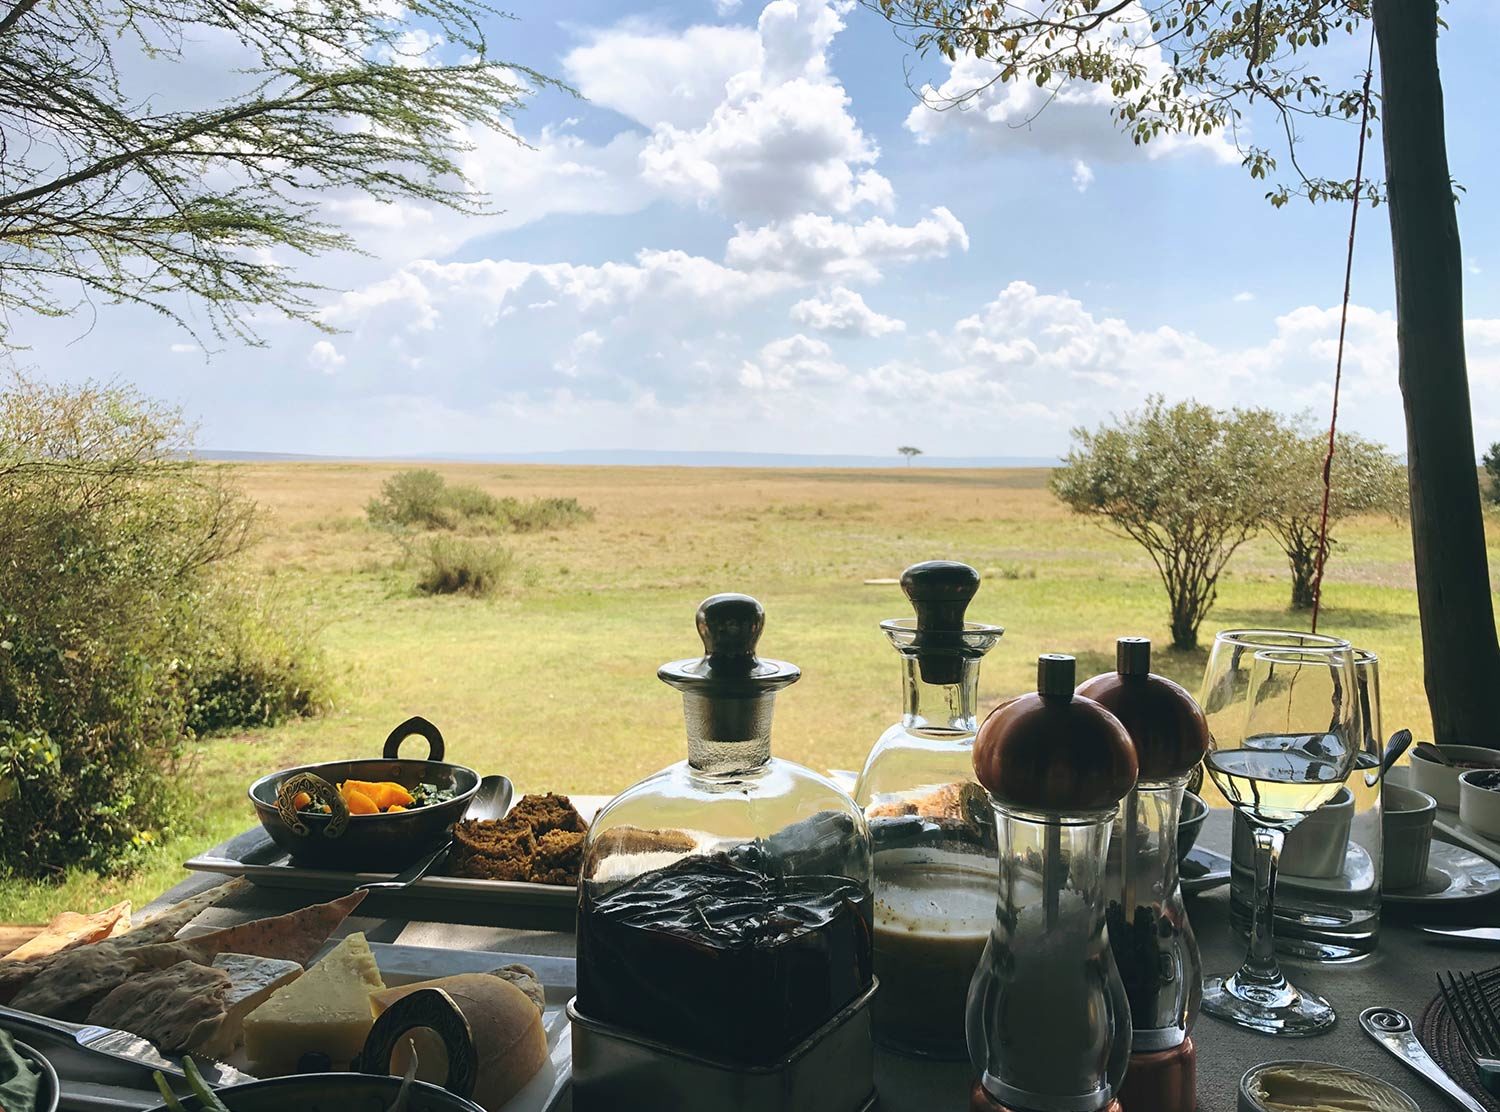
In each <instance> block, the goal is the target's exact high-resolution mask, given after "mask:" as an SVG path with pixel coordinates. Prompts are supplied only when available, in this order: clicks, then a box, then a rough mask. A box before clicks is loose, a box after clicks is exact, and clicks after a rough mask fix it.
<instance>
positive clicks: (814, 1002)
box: [578, 854, 872, 1065]
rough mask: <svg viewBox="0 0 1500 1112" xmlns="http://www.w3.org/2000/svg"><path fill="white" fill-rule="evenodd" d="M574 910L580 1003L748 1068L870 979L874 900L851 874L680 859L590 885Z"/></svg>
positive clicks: (784, 1049)
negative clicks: (602, 885)
mask: <svg viewBox="0 0 1500 1112" xmlns="http://www.w3.org/2000/svg"><path fill="white" fill-rule="evenodd" d="M592 888H593V885H591V884H589V883H587V882H586V883H585V885H584V895H583V906H582V908H581V911H580V914H579V921H578V1009H579V1010H580V1011H581V1012H583V1013H584V1014H585V1015H587V1016H588V1017H589V1018H591V1019H595V1020H599V1021H602V1022H605V1023H612V1024H615V1025H617V1026H619V1027H622V1028H625V1029H627V1030H629V1031H632V1032H634V1033H636V1034H639V1035H642V1036H645V1037H647V1038H651V1039H655V1040H659V1041H661V1042H664V1043H668V1044H670V1045H672V1046H675V1047H679V1048H681V1049H684V1050H688V1051H692V1052H694V1053H697V1054H700V1055H703V1056H705V1057H710V1058H715V1059H720V1060H728V1061H733V1062H738V1063H742V1064H745V1065H763V1064H768V1063H771V1062H774V1061H776V1060H777V1059H778V1058H780V1057H782V1056H784V1055H785V1054H787V1053H788V1052H789V1051H790V1050H792V1049H793V1048H794V1047H795V1046H796V1045H797V1044H798V1043H800V1042H801V1041H802V1040H804V1039H805V1038H807V1036H809V1035H810V1034H812V1033H813V1032H814V1031H816V1030H817V1029H818V1028H819V1027H821V1026H822V1025H823V1024H824V1023H826V1022H828V1020H830V1019H832V1018H833V1017H834V1016H835V1015H837V1014H838V1012H839V1011H841V1010H842V1009H843V1008H844V1007H846V1006H847V1005H849V1004H850V1003H852V1002H853V1001H854V1000H855V999H856V998H857V997H859V996H860V995H861V994H862V993H863V992H864V991H865V990H866V989H868V988H869V987H870V983H871V967H872V958H871V910H870V898H869V894H868V892H867V891H866V890H865V888H864V887H863V886H862V885H860V884H858V883H856V882H855V881H853V880H850V879H848V878H847V877H839V876H784V877H783V876H772V875H769V874H767V873H765V872H762V871H760V870H758V869H755V868H751V867H746V866H745V865H743V864H739V863H736V862H735V861H733V860H731V859H730V858H729V857H727V856H725V855H723V854H716V855H713V856H707V857H686V858H683V859H682V860H681V861H678V862H676V863H674V864H672V865H669V866H668V867H666V868H664V869H657V870H654V871H652V872H648V873H643V874H642V875H640V876H638V877H636V878H635V879H633V880H630V881H627V882H626V883H625V884H623V885H621V886H620V887H618V888H614V889H612V890H610V891H608V892H604V893H599V894H596V893H595V892H593V891H592Z"/></svg>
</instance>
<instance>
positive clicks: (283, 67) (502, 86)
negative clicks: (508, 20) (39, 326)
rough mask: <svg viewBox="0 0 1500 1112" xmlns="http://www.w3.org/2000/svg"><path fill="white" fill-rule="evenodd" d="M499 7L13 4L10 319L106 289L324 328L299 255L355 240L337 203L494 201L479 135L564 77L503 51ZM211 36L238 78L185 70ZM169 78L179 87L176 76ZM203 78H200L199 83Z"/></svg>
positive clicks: (5, 122) (8, 71)
mask: <svg viewBox="0 0 1500 1112" xmlns="http://www.w3.org/2000/svg"><path fill="white" fill-rule="evenodd" d="M499 18H500V13H497V12H495V11H494V9H492V8H490V7H489V6H488V5H487V4H485V3H483V2H482V0H338V2H337V3H280V2H275V0H272V2H262V0H13V2H12V3H10V4H9V5H8V10H5V11H4V14H3V15H0V345H4V343H5V339H6V335H7V330H6V324H7V322H6V316H7V315H8V314H11V313H15V312H17V311H25V312H30V313H41V314H47V315H54V316H61V315H65V314H67V313H69V312H71V311H73V309H74V308H75V307H76V306H77V305H78V304H80V303H82V302H86V301H92V300H94V299H96V298H97V299H103V300H105V301H111V302H130V303H135V304H139V305H144V306H147V307H149V308H151V309H154V310H156V311H157V312H160V313H163V314H166V315H167V316H169V317H171V318H172V319H174V320H176V321H177V322H178V323H179V324H181V325H183V326H184V327H186V328H189V330H190V331H191V330H193V329H192V327H191V323H190V320H189V317H188V315H187V301H185V299H184V295H186V297H187V298H191V299H193V300H194V302H195V303H196V305H197V307H198V308H200V309H202V310H204V311H205V313H206V316H205V317H204V318H203V319H204V320H205V321H206V324H207V327H208V328H209V329H210V330H211V331H212V332H213V334H214V336H215V337H222V336H225V335H228V336H230V337H233V338H238V339H241V340H247V341H255V340H256V339H257V333H256V331H255V325H256V321H255V316H254V315H253V314H249V313H246V312H245V310H246V309H248V308H253V307H256V306H262V307H265V308H267V309H270V310H273V311H275V312H278V313H281V314H285V315H287V316H291V317H293V318H298V319H302V320H306V321H309V322H311V323H314V324H316V323H318V320H317V317H316V315H315V306H314V304H313V301H312V295H313V294H314V292H315V291H316V289H317V287H316V286H315V285H312V284H310V283H308V282H306V281H304V280H302V279H299V278H298V276H297V274H296V272H295V270H294V269H293V266H292V263H293V262H294V261H296V259H297V257H298V256H309V255H314V254H318V253H321V252H325V251H330V250H337V249H345V248H351V247H353V246H355V245H354V243H353V241H352V240H351V239H350V237H349V236H348V235H347V234H346V233H345V232H344V231H343V230H341V229H340V228H338V227H336V226H334V225H333V224H331V223H329V222H328V221H327V220H325V219H324V218H323V217H322V215H321V212H322V209H321V208H320V201H321V200H323V199H326V198H327V197H329V196H333V197H335V198H338V199H341V200H345V201H347V200H350V199H354V198H359V197H364V198H370V199H373V200H375V201H377V202H393V201H413V200H415V201H418V202H426V203H431V204H435V205H441V206H447V207H450V208H454V209H458V210H460V211H469V212H473V211H481V210H483V209H484V208H485V207H486V205H487V201H486V200H485V198H484V197H482V196H481V195H478V194H477V193H476V192H475V190H474V188H473V185H472V183H471V182H470V181H469V180H468V178H467V177H466V175H465V162H466V159H467V157H468V155H469V153H470V151H471V150H472V149H473V147H474V145H475V138H476V136H479V135H483V134H484V133H485V132H492V133H497V134H499V135H501V136H503V137H505V138H507V139H509V140H513V141H514V142H516V143H517V144H520V143H521V140H520V138H519V136H517V135H516V133H515V132H514V130H513V129H512V127H511V123H510V121H511V119H512V117H513V114H514V113H515V111H516V110H517V108H518V107H519V106H520V105H521V103H522V102H523V100H524V98H525V97H526V96H527V95H528V94H529V93H530V92H532V91H534V90H536V89H538V88H540V87H543V86H546V85H549V84H553V82H551V81H550V79H548V78H546V77H544V76H543V75H541V74H539V73H536V72H535V71H533V70H530V69H528V68H526V67H524V66H520V65H515V64H512V63H506V62H502V61H501V60H499V59H497V58H496V57H495V56H494V54H493V52H492V50H491V47H490V44H489V43H488V41H487V39H486V34H485V27H486V26H487V25H489V24H492V23H494V22H495V21H496V20H498V19H499ZM205 49H207V51H208V53H209V56H210V57H212V58H226V57H227V58H232V59H235V60H236V61H237V62H238V65H233V64H231V66H230V67H227V68H226V69H225V70H224V72H223V73H222V74H221V77H222V80H218V81H215V82H212V83H209V82H202V81H199V82H197V83H192V81H191V75H188V76H186V77H175V78H174V77H173V75H172V73H171V72H169V71H168V70H167V67H170V66H171V65H172V64H173V63H182V62H184V61H189V60H191V56H192V55H193V53H194V52H195V51H204V50H205ZM173 85H176V86H178V88H176V89H175V90H172V91H164V90H163V86H167V87H168V89H169V90H170V88H171V86H173ZM188 85H191V89H190V90H188V91H184V89H183V88H182V87H183V86H188Z"/></svg>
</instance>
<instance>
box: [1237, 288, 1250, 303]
mask: <svg viewBox="0 0 1500 1112" xmlns="http://www.w3.org/2000/svg"><path fill="white" fill-rule="evenodd" d="M1234 300H1235V301H1237V302H1240V303H1244V302H1246V301H1254V300H1255V295H1254V294H1253V293H1251V292H1250V291H1249V290H1241V291H1240V292H1239V293H1237V294H1235V295H1234Z"/></svg>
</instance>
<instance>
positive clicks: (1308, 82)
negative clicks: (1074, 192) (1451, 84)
mask: <svg viewBox="0 0 1500 1112" xmlns="http://www.w3.org/2000/svg"><path fill="white" fill-rule="evenodd" d="M861 2H862V3H863V4H864V5H865V6H866V7H869V8H873V9H875V10H877V11H879V12H880V13H881V14H882V15H883V16H885V18H886V19H887V20H889V21H890V22H891V24H892V25H893V26H895V27H896V29H897V31H898V33H899V34H901V35H902V36H903V38H904V39H905V41H906V42H907V43H908V44H909V45H910V46H912V47H913V49H915V50H916V51H917V52H918V53H919V54H924V55H925V54H929V53H935V54H938V55H940V56H941V57H943V58H946V59H948V60H949V61H950V62H953V61H957V60H958V58H959V57H960V56H961V55H971V56H973V57H975V58H978V59H980V60H982V61H985V62H988V63H989V69H988V72H987V73H986V74H985V75H982V76H981V77H980V79H979V80H978V81H977V82H976V84H975V85H974V86H973V87H971V88H967V89H962V90H958V91H957V92H953V91H949V92H948V93H946V94H944V93H940V92H938V91H936V90H933V89H932V88H930V87H928V88H925V89H923V90H922V92H923V96H924V99H926V100H927V101H928V103H929V104H930V105H932V106H933V107H935V108H941V109H955V110H962V108H963V105H964V102H965V101H967V100H970V99H972V98H973V97H975V96H978V95H979V94H981V93H982V92H983V91H984V90H985V89H987V88H989V87H990V86H992V85H995V84H1007V83H1012V82H1017V83H1030V84H1035V85H1037V86H1039V87H1041V88H1043V89H1047V90H1049V91H1050V92H1051V93H1052V94H1053V95H1054V96H1055V95H1056V94H1057V92H1058V91H1059V90H1060V89H1061V88H1062V87H1063V85H1064V84H1065V83H1068V82H1077V83H1083V84H1090V85H1097V86H1100V87H1102V88H1103V89H1105V90H1107V91H1108V93H1109V98H1110V99H1109V103H1110V108H1109V111H1110V114H1111V115H1112V117H1113V118H1114V120H1115V122H1116V124H1117V125H1118V126H1119V127H1120V129H1121V131H1123V132H1124V133H1125V134H1126V135H1128V136H1129V137H1130V139H1131V141H1132V142H1133V143H1135V144H1136V145H1137V146H1140V145H1144V144H1147V143H1151V142H1153V141H1158V140H1160V139H1162V138H1164V137H1166V136H1172V135H1188V136H1193V135H1200V136H1201V135H1212V134H1216V133H1223V134H1224V135H1225V137H1226V138H1227V139H1228V140H1229V141H1231V142H1233V143H1234V144H1235V146H1236V148H1237V149H1238V150H1239V152H1240V155H1241V159H1242V162H1243V165H1244V167H1245V169H1246V170H1247V171H1249V173H1250V176H1251V177H1252V178H1256V179H1262V180H1266V181H1267V182H1268V183H1269V182H1270V179H1271V178H1272V177H1273V176H1277V175H1278V174H1279V175H1282V176H1283V177H1284V179H1285V180H1283V181H1281V182H1279V183H1276V184H1272V185H1271V188H1270V189H1269V191H1268V192H1267V194H1266V197H1267V199H1268V200H1270V201H1271V203H1272V204H1274V205H1277V206H1278V207H1279V206H1281V205H1284V204H1286V202H1287V201H1288V200H1289V199H1291V198H1292V197H1293V196H1298V195H1300V196H1303V197H1306V198H1308V199H1309V200H1314V201H1319V200H1332V199H1347V198H1349V197H1351V196H1352V195H1353V194H1354V192H1355V186H1356V183H1355V181H1354V179H1352V178H1330V177H1325V176H1320V175H1319V174H1318V173H1317V172H1316V171H1315V170H1314V169H1312V168H1307V167H1304V166H1302V165H1301V163H1300V162H1299V161H1298V146H1299V141H1300V139H1301V133H1302V131H1303V130H1304V129H1305V128H1306V127H1307V126H1308V125H1309V124H1310V123H1311V122H1313V121H1315V120H1319V119H1332V120H1341V121H1355V120H1358V119H1359V118H1360V116H1361V113H1362V111H1364V110H1365V109H1366V107H1368V113H1369V118H1370V119H1371V120H1374V119H1375V118H1376V116H1377V115H1378V113H1379V102H1378V97H1377V96H1375V95H1373V94H1372V95H1370V96H1368V97H1367V96H1366V90H1365V88H1364V84H1363V82H1362V80H1360V77H1359V76H1356V77H1355V78H1354V79H1353V80H1352V81H1350V82H1348V83H1342V82H1339V81H1330V80H1327V79H1325V78H1323V77H1320V76H1319V75H1318V74H1317V73H1315V72H1313V71H1312V69H1311V66H1310V62H1309V58H1308V52H1309V51H1311V50H1314V49H1316V48H1319V47H1324V46H1327V45H1328V44H1329V43H1331V42H1334V41H1336V40H1349V39H1352V37H1353V36H1354V35H1355V33H1356V32H1357V31H1358V30H1360V28H1361V26H1362V25H1363V24H1364V23H1365V21H1367V20H1368V19H1369V18H1370V4H1371V0H1024V2H1018V0H861ZM1360 54H1361V58H1360V61H1361V62H1362V61H1363V56H1362V55H1363V51H1360ZM1347 68H1348V69H1349V70H1350V71H1353V70H1354V67H1353V66H1349V67H1347ZM1361 68H1363V67H1361ZM1367 101H1368V106H1367V104H1366V102H1367ZM1257 103H1258V104H1260V105H1262V106H1264V108H1265V110H1266V111H1267V112H1268V113H1269V114H1270V116H1271V117H1272V118H1273V119H1274V121H1275V123H1276V124H1277V125H1278V126H1277V127H1276V128H1275V129H1274V132H1275V134H1276V135H1277V136H1278V139H1279V142H1277V143H1275V144H1274V145H1268V144H1266V143H1257V142H1254V141H1252V140H1251V138H1250V136H1251V135H1252V134H1257V132H1253V131H1252V128H1251V127H1250V126H1249V125H1250V123H1251V120H1250V115H1249V114H1250V111H1251V106H1252V105H1254V104H1257ZM1044 110H1045V109H1044ZM1282 159H1285V164H1283V163H1282V161H1281V160H1282ZM1360 191H1361V192H1362V193H1363V194H1364V195H1365V196H1367V197H1369V198H1370V199H1371V200H1372V201H1378V200H1379V199H1380V197H1381V196H1382V194H1383V190H1382V188H1381V186H1380V185H1379V183H1371V182H1365V183H1362V188H1361V190H1360Z"/></svg>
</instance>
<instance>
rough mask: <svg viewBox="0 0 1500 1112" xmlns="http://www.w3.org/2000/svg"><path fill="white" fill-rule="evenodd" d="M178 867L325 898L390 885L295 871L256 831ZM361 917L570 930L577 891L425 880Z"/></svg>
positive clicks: (382, 898)
mask: <svg viewBox="0 0 1500 1112" xmlns="http://www.w3.org/2000/svg"><path fill="white" fill-rule="evenodd" d="M183 866H184V867H185V868H188V869H192V870H193V871H194V872H201V873H221V874H223V875H225V876H242V877H244V878H245V879H246V880H248V881H250V882H251V883H252V884H257V885H260V886H262V887H266V888H298V889H304V890H311V891H316V892H328V893H334V892H339V893H342V892H349V891H352V890H353V889H355V888H356V887H358V886H359V885H361V884H365V883H367V882H369V881H377V880H389V879H390V878H391V876H392V875H393V874H391V873H349V872H340V871H338V870H335V869H309V868H306V867H304V866H301V865H294V864H292V863H291V859H290V858H289V857H288V856H287V855H286V854H285V853H283V852H282V851H281V849H279V848H278V847H277V846H276V844H275V843H274V842H272V841H271V837H270V835H268V834H267V833H266V832H265V831H264V830H263V829H261V828H260V827H258V826H257V827H255V828H254V829H253V830H247V831H246V832H245V833H243V834H240V835H237V836H236V837H233V838H231V839H229V841H227V842H221V843H219V844H218V845H216V846H214V847H213V848H212V849H210V850H207V851H205V852H204V853H200V854H199V855H198V856H196V857H193V858H190V859H189V860H187V861H184V862H183ZM360 914H361V915H369V916H373V917H376V918H392V919H396V918H406V919H421V920H428V921H435V922H444V923H465V924H468V925H470V926H476V927H515V928H518V929H521V930H537V931H571V930H572V929H573V926H574V922H575V920H576V918H577V914H578V889H577V888H576V887H573V886H565V885H560V884H529V883H526V882H524V881H517V880H472V879H470V878H468V877H452V876H426V877H423V878H422V879H421V880H419V881H416V882H415V883H413V884H411V885H409V886H408V887H407V888H406V889H405V890H404V891H400V892H389V891H380V890H378V889H377V890H375V891H372V892H371V893H370V894H369V895H368V896H367V897H365V901H364V903H363V904H361V905H360Z"/></svg>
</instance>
